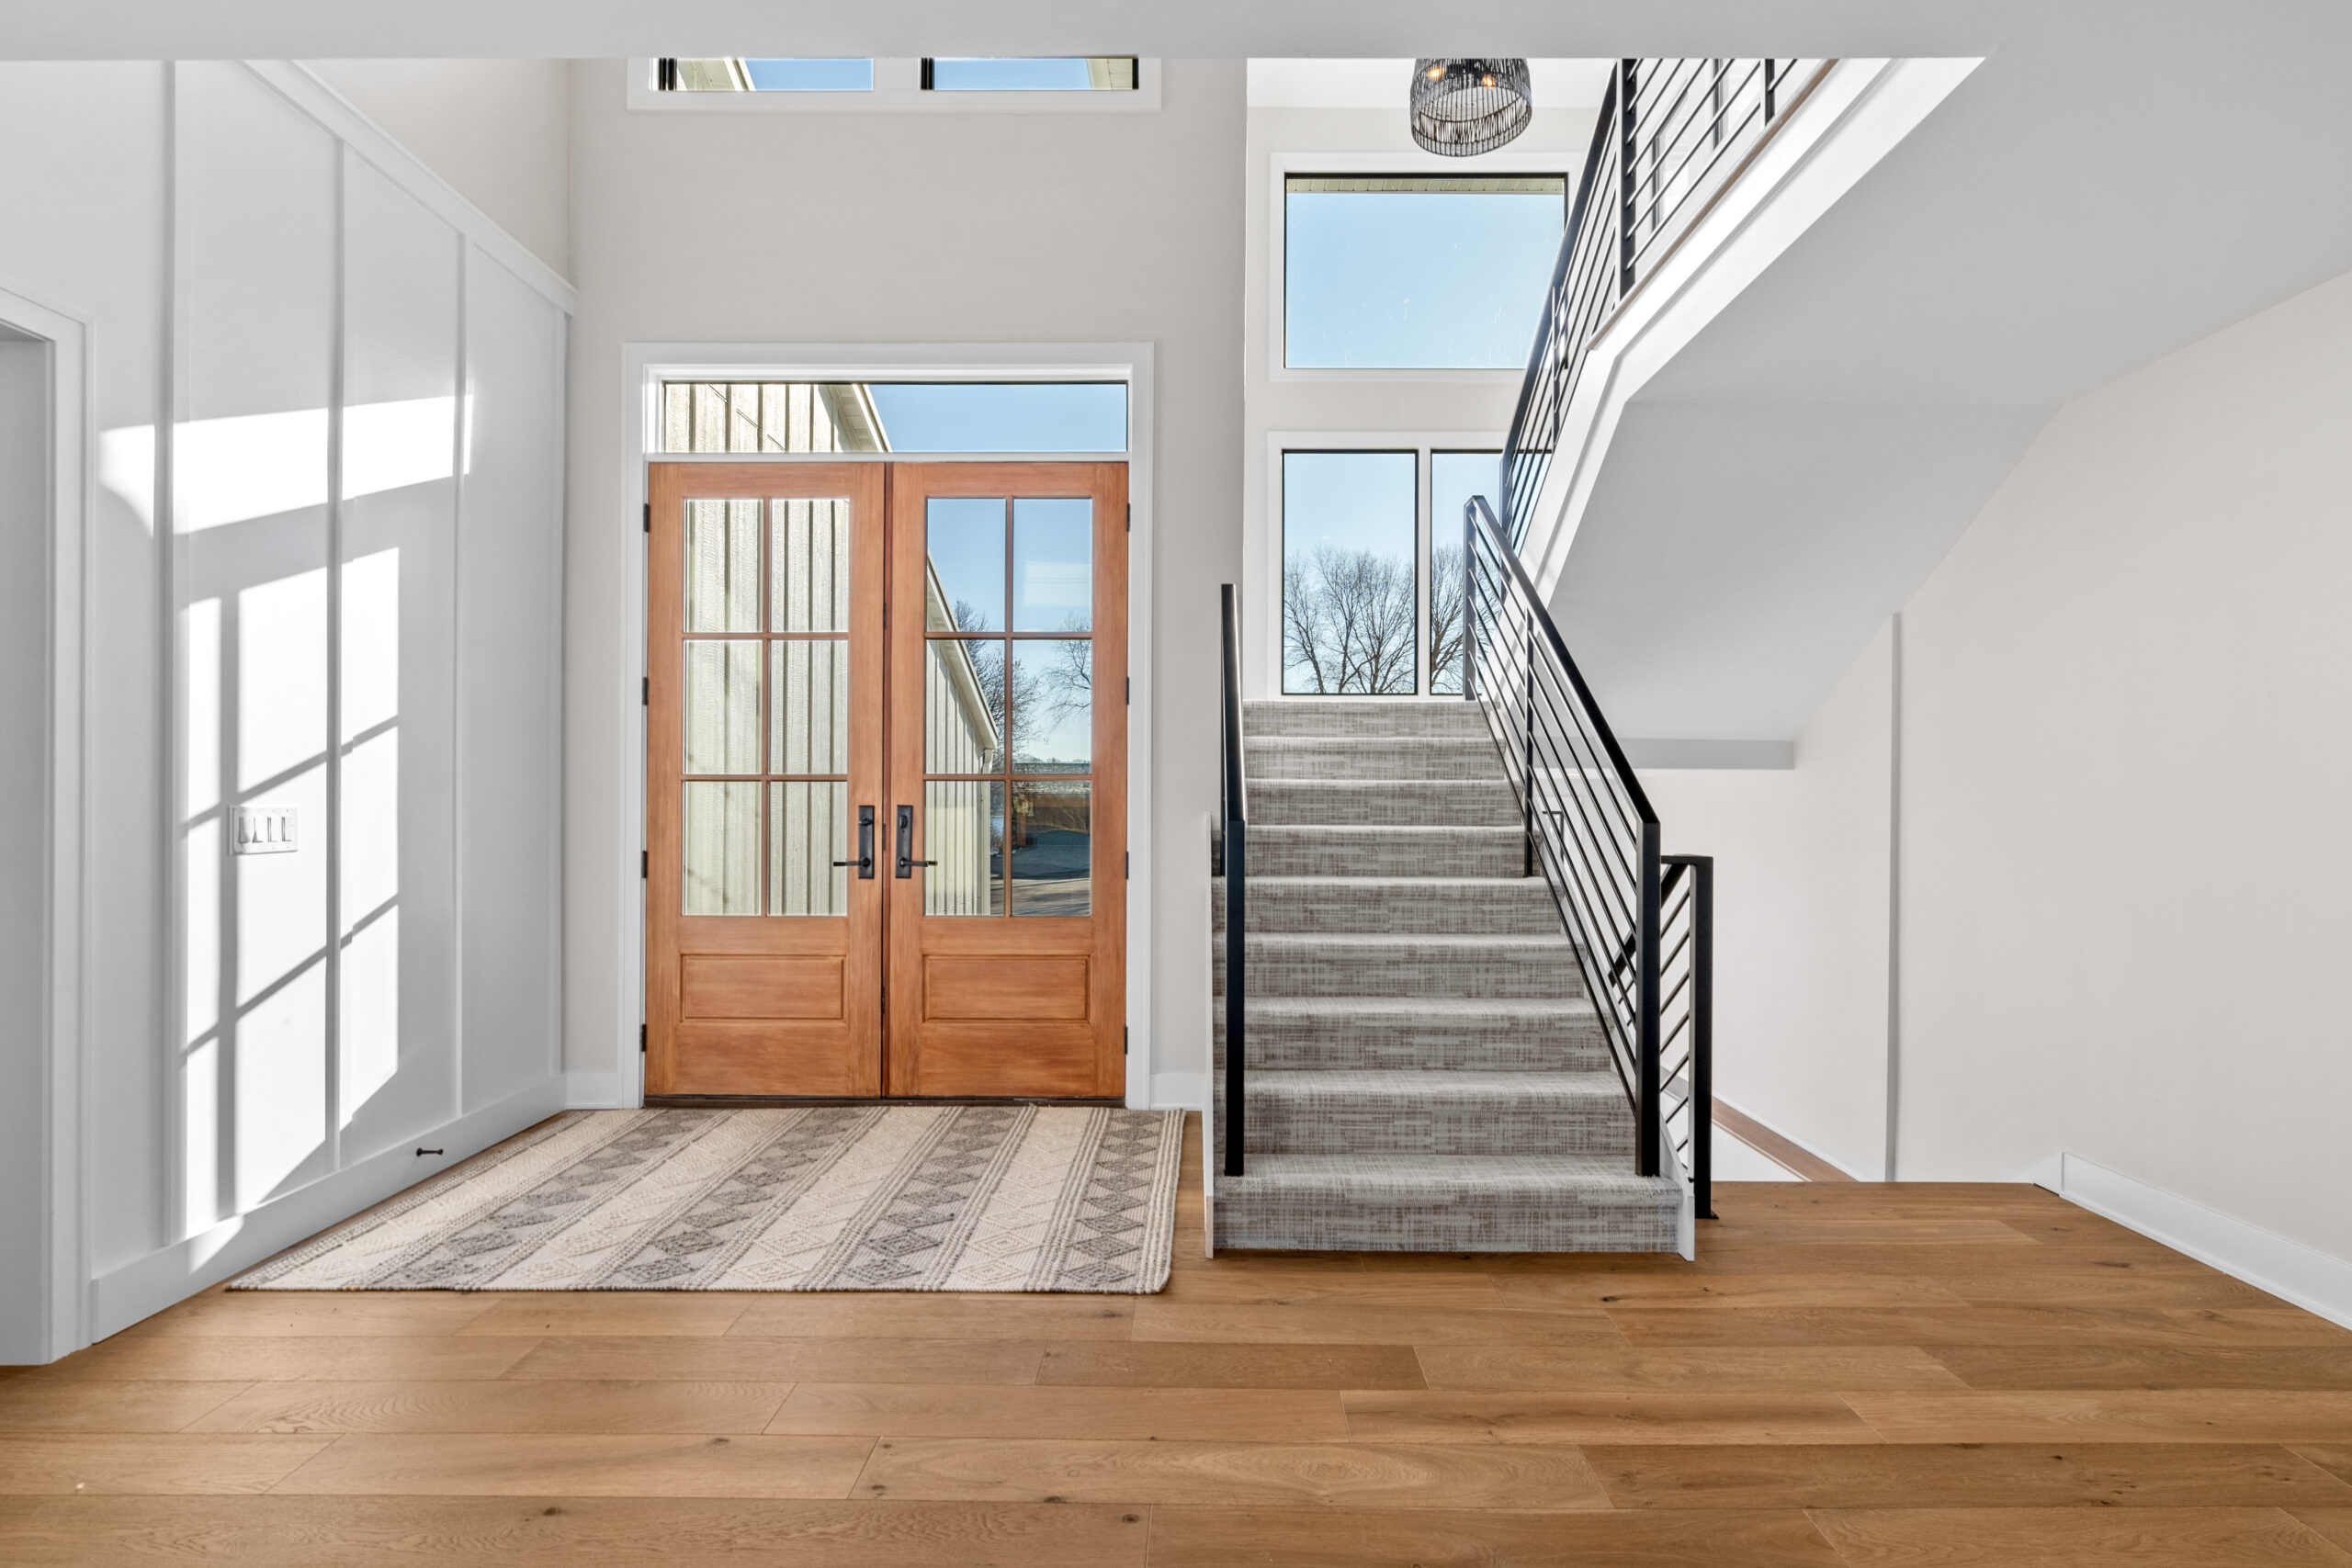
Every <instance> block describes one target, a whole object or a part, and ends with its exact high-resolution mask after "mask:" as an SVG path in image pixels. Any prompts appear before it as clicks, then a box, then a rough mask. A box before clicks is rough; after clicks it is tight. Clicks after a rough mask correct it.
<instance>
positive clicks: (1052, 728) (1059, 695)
mask: <svg viewBox="0 0 2352 1568" xmlns="http://www.w3.org/2000/svg"><path fill="white" fill-rule="evenodd" d="M1093 667H1094V644H1093V643H1092V642H1091V641H1084V640H1080V639H1079V638H1076V637H1052V638H1046V637H1038V638H1034V639H1030V640H1025V641H1022V642H1016V643H1014V644H1013V645H1012V771H1013V772H1015V773H1085V772H1087V771H1088V768H1089V760H1090V759H1091V757H1092V756H1093V752H1094V697H1093V689H1092V688H1093Z"/></svg>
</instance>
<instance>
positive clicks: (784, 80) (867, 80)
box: [743, 59, 874, 93]
mask: <svg viewBox="0 0 2352 1568" xmlns="http://www.w3.org/2000/svg"><path fill="white" fill-rule="evenodd" d="M743 69H744V70H745V71H746V72H748V73H750V74H751V78H752V87H753V88H754V89H755V90H757V91H759V92H763V93H864V92H870V91H872V90H873V87H874V62H872V61H871V60H802V59H795V60H746V61H744V62H743Z"/></svg>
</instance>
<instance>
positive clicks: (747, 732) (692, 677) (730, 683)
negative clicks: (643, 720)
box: [684, 639, 760, 773]
mask: <svg viewBox="0 0 2352 1568" xmlns="http://www.w3.org/2000/svg"><path fill="white" fill-rule="evenodd" d="M685 651H686V701H685V714H684V727H685V743H686V746H685V750H686V756H685V771H686V772H687V773H758V772H759V771H760V645H759V643H758V642H756V641H728V642H718V641H712V640H707V639H695V640H690V641H688V642H687V644H686V650H685Z"/></svg>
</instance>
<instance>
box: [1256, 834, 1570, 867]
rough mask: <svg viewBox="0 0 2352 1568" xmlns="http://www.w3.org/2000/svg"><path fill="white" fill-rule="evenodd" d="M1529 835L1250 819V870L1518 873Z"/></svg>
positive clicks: (1524, 857)
mask: <svg viewBox="0 0 2352 1568" xmlns="http://www.w3.org/2000/svg"><path fill="white" fill-rule="evenodd" d="M1526 869H1527V835H1526V833H1525V832H1524V830H1523V829H1521V828H1520V827H1519V826H1518V825H1517V824H1516V823H1514V824H1513V825H1512V826H1510V828H1508V829H1495V828H1413V829H1400V828H1333V829H1317V830H1307V829H1296V828H1281V827H1272V826H1263V825H1261V824H1258V823H1255V822H1253V823H1251V824H1250V875H1251V876H1253V877H1258V876H1519V875H1521V874H1524V873H1525V871H1526Z"/></svg>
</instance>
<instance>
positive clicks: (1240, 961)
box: [1215, 582, 1250, 1176]
mask: <svg viewBox="0 0 2352 1568" xmlns="http://www.w3.org/2000/svg"><path fill="white" fill-rule="evenodd" d="M1218 597H1219V601H1220V604H1221V607H1222V609H1223V612H1224V616H1225V671H1224V674H1225V681H1224V684H1223V686H1222V687H1221V688H1220V689H1219V695H1220V701H1221V705H1222V706H1223V708H1224V714H1223V718H1224V724H1223V727H1222V728H1221V729H1220V730H1219V732H1218V748H1219V750H1220V752H1221V753H1222V756H1221V759H1220V760H1221V762H1222V766H1221V768H1220V769H1219V772H1218V780H1219V788H1220V793H1221V794H1222V795H1223V797H1224V800H1223V807H1224V809H1223V812H1222V815H1221V818H1220V822H1219V827H1218V833H1217V864H1216V868H1215V869H1216V873H1217V874H1219V875H1221V876H1222V877H1224V879H1225V1108H1224V1111H1225V1113H1224V1119H1223V1122H1222V1123H1221V1124H1220V1126H1219V1128H1218V1132H1219V1134H1221V1136H1222V1139H1223V1142H1224V1145H1225V1162H1224V1169H1225V1174H1226V1175H1227V1176H1240V1175H1242V1174H1244V1171H1243V1165H1244V1162H1245V1151H1246V1148H1247V1144H1246V1122H1245V1120H1244V1118H1245V1116H1246V1114H1247V1108H1248V1104H1249V1101H1248V1100H1247V1098H1246V1097H1245V1096H1244V1094H1243V1092H1242V1091H1243V1089H1244V1087H1245V1085H1246V1084H1247V1082H1248V1077H1249V1057H1248V1034H1249V1017H1250V987H1249V963H1248V961H1249V928H1250V922H1249V911H1250V902H1249V891H1250V879H1249V871H1250V810H1249V799H1248V795H1247V794H1246V786H1245V783H1244V774H1245V770H1244V767H1243V758H1242V751H1241V621H1240V615H1239V613H1238V607H1237V605H1236V604H1235V596H1234V592H1233V584H1231V583H1230V582H1228V583H1226V584H1224V585H1223V588H1222V591H1221V592H1220V593H1219V595H1218Z"/></svg>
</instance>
